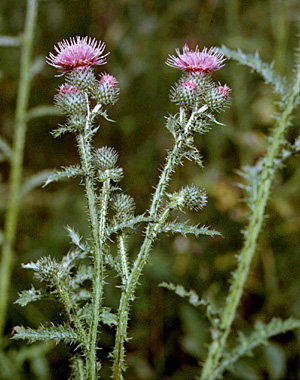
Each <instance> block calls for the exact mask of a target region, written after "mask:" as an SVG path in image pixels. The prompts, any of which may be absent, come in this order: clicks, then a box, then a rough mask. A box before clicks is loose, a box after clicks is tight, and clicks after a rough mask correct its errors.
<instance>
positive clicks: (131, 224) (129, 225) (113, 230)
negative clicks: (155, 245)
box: [107, 215, 153, 235]
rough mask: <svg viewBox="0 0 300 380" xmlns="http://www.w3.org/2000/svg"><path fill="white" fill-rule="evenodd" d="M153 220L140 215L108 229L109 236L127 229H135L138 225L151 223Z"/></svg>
mask: <svg viewBox="0 0 300 380" xmlns="http://www.w3.org/2000/svg"><path fill="white" fill-rule="evenodd" d="M151 221H153V218H151V217H149V216H145V215H138V216H135V217H134V218H131V219H129V220H125V221H124V222H122V223H116V224H113V225H111V226H109V227H108V228H107V235H111V234H113V233H116V232H119V231H122V230H123V229H125V228H134V227H135V226H136V225H137V224H138V223H144V222H151Z"/></svg>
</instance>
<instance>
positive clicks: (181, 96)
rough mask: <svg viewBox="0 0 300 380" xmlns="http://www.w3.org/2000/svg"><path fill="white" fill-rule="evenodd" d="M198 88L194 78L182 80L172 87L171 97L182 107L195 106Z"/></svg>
mask: <svg viewBox="0 0 300 380" xmlns="http://www.w3.org/2000/svg"><path fill="white" fill-rule="evenodd" d="M197 89H198V88H197V84H196V82H195V81H194V80H193V79H190V80H185V81H180V82H179V83H178V84H177V85H176V86H175V87H173V88H172V89H171V94H170V99H171V101H172V102H174V103H176V104H178V105H179V106H181V107H194V105H195V104H196V102H197V99H198V91H197Z"/></svg>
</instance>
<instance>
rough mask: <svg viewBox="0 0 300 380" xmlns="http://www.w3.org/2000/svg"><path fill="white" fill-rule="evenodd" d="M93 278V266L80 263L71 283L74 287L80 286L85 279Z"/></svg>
mask: <svg viewBox="0 0 300 380" xmlns="http://www.w3.org/2000/svg"><path fill="white" fill-rule="evenodd" d="M92 278H93V268H92V267H91V266H90V265H84V264H82V265H79V267H78V270H77V272H76V274H75V275H74V276H73V277H72V278H71V280H70V285H71V288H72V289H77V288H79V287H80V286H81V285H82V284H83V283H84V282H85V281H88V280H91V279H92Z"/></svg>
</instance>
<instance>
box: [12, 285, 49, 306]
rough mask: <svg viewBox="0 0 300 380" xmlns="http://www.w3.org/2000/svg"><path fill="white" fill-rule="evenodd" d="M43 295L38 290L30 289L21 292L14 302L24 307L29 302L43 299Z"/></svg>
mask: <svg viewBox="0 0 300 380" xmlns="http://www.w3.org/2000/svg"><path fill="white" fill-rule="evenodd" d="M43 296H44V295H43V294H42V292H41V291H40V290H38V289H35V288H34V287H32V288H31V289H28V290H23V291H22V292H20V293H19V298H18V299H17V300H16V301H15V303H17V304H18V305H21V306H26V305H27V304H29V303H30V302H34V301H38V300H40V299H42V298H43Z"/></svg>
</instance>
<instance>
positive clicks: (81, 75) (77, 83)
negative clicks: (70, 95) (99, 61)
mask: <svg viewBox="0 0 300 380" xmlns="http://www.w3.org/2000/svg"><path fill="white" fill-rule="evenodd" d="M66 82H67V83H68V84H69V85H70V86H74V87H77V88H78V89H79V90H82V91H89V90H91V89H92V88H94V87H95V85H96V83H97V80H96V77H95V75H94V72H93V69H92V68H91V67H79V68H77V69H76V70H72V71H69V72H68V73H67V75H66Z"/></svg>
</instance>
